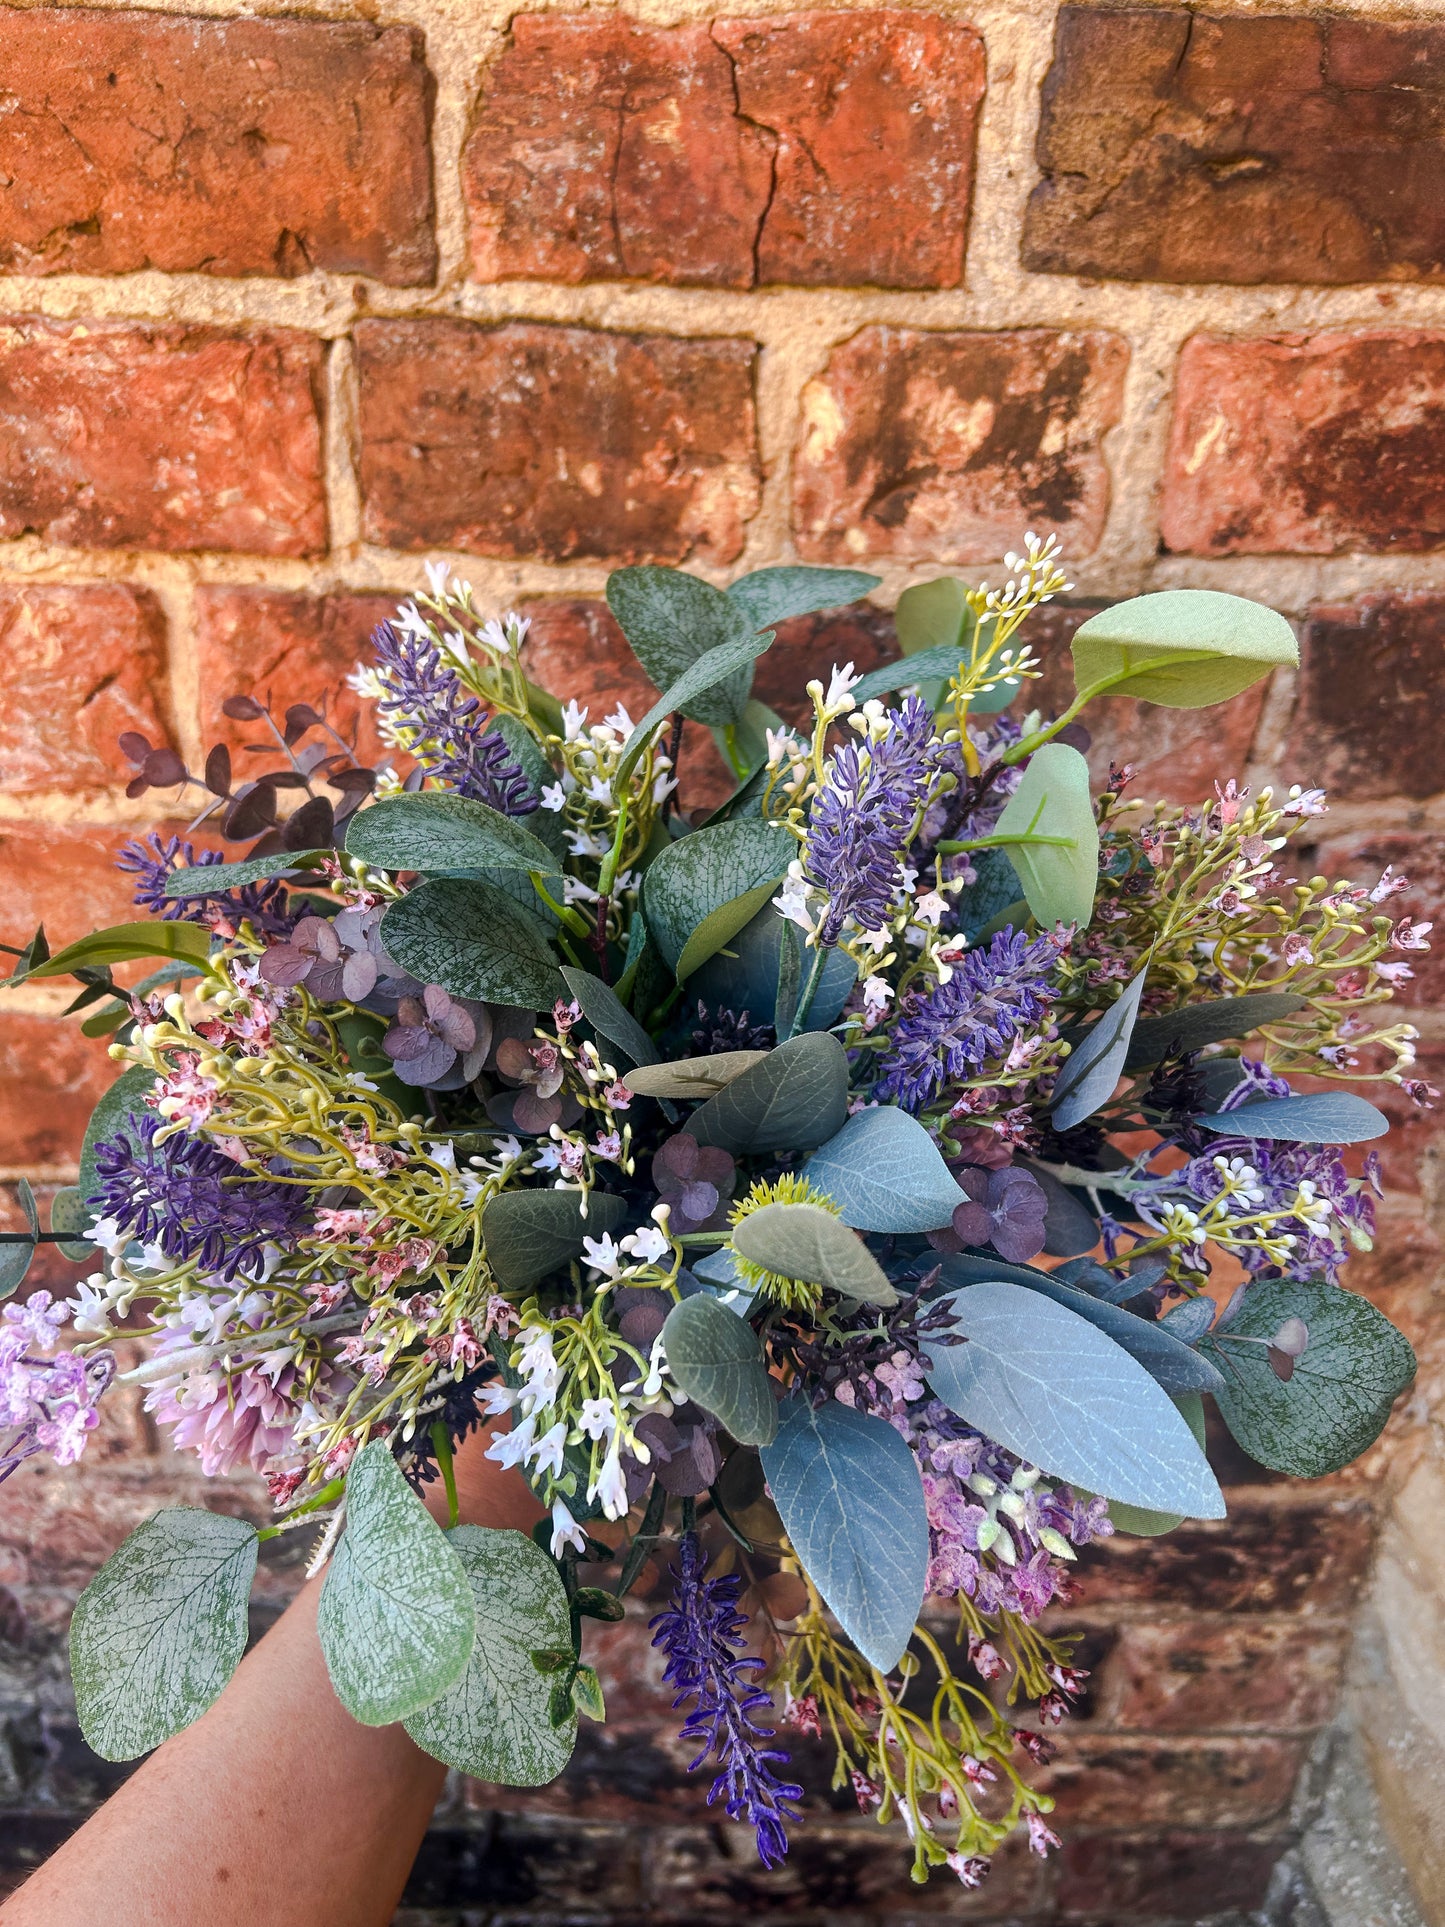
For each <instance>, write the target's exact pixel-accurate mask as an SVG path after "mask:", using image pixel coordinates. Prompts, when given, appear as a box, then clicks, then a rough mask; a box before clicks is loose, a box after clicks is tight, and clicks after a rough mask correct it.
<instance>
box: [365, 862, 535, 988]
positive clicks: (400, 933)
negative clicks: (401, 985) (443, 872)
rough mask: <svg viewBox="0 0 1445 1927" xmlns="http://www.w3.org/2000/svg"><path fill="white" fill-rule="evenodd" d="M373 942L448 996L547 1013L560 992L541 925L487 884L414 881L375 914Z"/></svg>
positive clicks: (457, 879)
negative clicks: (377, 931) (377, 925)
mask: <svg viewBox="0 0 1445 1927" xmlns="http://www.w3.org/2000/svg"><path fill="white" fill-rule="evenodd" d="M381 939H382V942H383V943H384V944H385V945H386V948H387V950H388V951H389V952H390V953H391V955H392V956H393V957H394V958H395V959H396V961H397V962H398V963H399V964H400V965H401V966H402V968H403V969H405V970H409V971H410V972H411V973H412V975H413V976H414V977H420V978H421V980H422V982H423V983H431V984H440V985H441V987H442V989H443V990H449V991H450V992H451V994H452V996H453V997H478V998H482V999H484V1000H485V1001H486V1002H487V1003H490V1004H511V1005H514V1006H516V1007H517V1008H518V1009H521V1010H547V1009H549V1008H550V1007H551V1005H552V1004H553V1003H554V1002H555V1001H556V999H557V998H558V996H560V994H561V991H562V976H561V973H560V971H559V970H558V968H557V961H556V958H555V957H554V955H553V953H552V946H551V943H550V942H549V941H548V937H547V930H546V926H545V924H543V923H542V922H541V921H540V920H539V919H538V918H537V917H534V916H532V915H530V914H529V913H528V912H527V911H525V910H524V909H522V907H521V905H520V904H518V903H516V902H515V901H514V900H513V899H512V898H511V897H510V896H508V895H507V893H506V891H505V890H503V889H500V888H499V887H498V885H496V884H495V883H482V882H480V881H471V880H467V879H463V878H460V877H438V878H434V879H433V880H432V881H431V882H429V883H420V884H418V885H417V887H416V888H415V889H414V890H411V891H409V892H408V893H407V895H406V896H404V897H402V898H401V899H400V900H399V901H398V902H396V903H394V904H392V906H391V908H390V909H389V910H388V911H387V913H386V915H385V916H384V917H383V918H382V920H381Z"/></svg>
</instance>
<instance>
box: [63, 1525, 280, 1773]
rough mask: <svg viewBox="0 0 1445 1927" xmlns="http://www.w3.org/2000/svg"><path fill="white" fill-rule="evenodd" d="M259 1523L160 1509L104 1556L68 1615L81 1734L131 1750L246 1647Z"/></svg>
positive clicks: (107, 1756)
mask: <svg viewBox="0 0 1445 1927" xmlns="http://www.w3.org/2000/svg"><path fill="white" fill-rule="evenodd" d="M255 1571H256V1529H255V1527H254V1526H251V1525H248V1524H247V1523H246V1521H245V1520H244V1519H231V1518H228V1517H227V1516H226V1515H225V1514H224V1513H220V1512H198V1511H193V1510H191V1509H190V1508H189V1507H186V1508H179V1509H176V1510H174V1511H166V1512H157V1513H156V1514H155V1515H154V1517H153V1518H150V1519H147V1520H146V1522H145V1524H144V1525H142V1526H137V1527H136V1529H135V1531H134V1532H133V1533H132V1534H131V1535H130V1537H129V1538H128V1539H127V1540H126V1541H125V1543H124V1545H122V1546H121V1548H120V1550H119V1551H118V1552H116V1553H114V1554H112V1556H111V1557H110V1558H109V1559H108V1560H107V1561H106V1562H105V1564H104V1565H103V1566H102V1567H101V1569H100V1571H99V1572H98V1573H97V1574H96V1575H95V1577H94V1579H92V1580H91V1582H90V1584H89V1585H88V1586H87V1587H86V1589H85V1591H84V1592H83V1593H82V1594H81V1595H80V1598H79V1600H78V1601H77V1602H76V1607H75V1612H74V1614H73V1616H72V1618H71V1621H70V1673H71V1678H72V1679H73V1680H74V1682H75V1710H76V1713H77V1714H78V1715H79V1719H80V1730H81V1732H82V1733H83V1734H84V1736H85V1742H86V1745H87V1746H89V1747H90V1748H91V1750H92V1751H93V1752H95V1753H98V1754H99V1755H100V1757H101V1758H102V1759H103V1760H134V1759H136V1758H137V1757H138V1756H139V1755H140V1754H142V1753H148V1752H149V1751H150V1749H151V1748H152V1747H153V1746H159V1745H160V1743H161V1741H162V1740H167V1739H169V1738H170V1736H171V1734H172V1733H178V1732H179V1731H180V1730H181V1728H182V1727H183V1726H189V1725H190V1724H191V1722H192V1720H195V1719H199V1718H200V1716H201V1714H202V1713H204V1712H205V1710H206V1708H207V1707H208V1706H209V1705H210V1704H211V1702H212V1701H213V1700H214V1699H215V1698H216V1697H217V1695H218V1694H219V1693H220V1691H221V1688H222V1687H223V1686H224V1685H225V1684H226V1681H227V1680H228V1679H229V1678H230V1677H231V1675H232V1673H234V1672H235V1670H236V1668H237V1666H239V1665H240V1663H241V1655H242V1653H244V1652H245V1650H246V1600H247V1597H248V1596H249V1594H250V1591H251V1579H252V1576H253V1575H254V1573H255Z"/></svg>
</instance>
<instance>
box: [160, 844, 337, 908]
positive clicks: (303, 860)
mask: <svg viewBox="0 0 1445 1927" xmlns="http://www.w3.org/2000/svg"><path fill="white" fill-rule="evenodd" d="M333 854H334V852H333V851H331V850H329V849H326V850H275V851H273V852H272V854H271V855H270V856H246V857H242V858H241V859H240V861H239V862H237V863H192V864H189V865H187V866H186V867H185V868H184V869H180V870H172V871H171V873H170V875H169V876H168V877H167V878H166V887H165V894H166V895H167V896H168V897H215V896H224V895H225V893H226V892H227V891H228V890H236V889H239V888H240V887H241V886H242V885H243V884H247V883H265V882H267V881H268V880H269V879H270V878H271V877H284V876H290V874H291V873H292V871H293V870H300V871H305V870H307V869H309V868H310V866H311V864H312V863H314V862H315V860H316V858H317V857H319V856H331V855H333Z"/></svg>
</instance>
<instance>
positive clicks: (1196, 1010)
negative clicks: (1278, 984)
mask: <svg viewBox="0 0 1445 1927" xmlns="http://www.w3.org/2000/svg"><path fill="white" fill-rule="evenodd" d="M1305 1003H1306V999H1305V998H1303V997H1301V996H1299V995H1298V994H1297V993H1296V992H1295V991H1292V990H1249V991H1245V992H1244V993H1243V995H1241V996H1239V997H1211V998H1209V999H1207V1000H1206V1001H1205V1002H1203V1003H1199V1004H1182V1005H1181V1006H1180V1007H1179V1009H1178V1010H1170V1011H1165V1012H1164V1013H1163V1014H1162V1015H1161V1016H1155V1017H1141V1018H1140V1019H1139V1021H1138V1022H1137V1023H1136V1024H1135V1026H1134V1031H1133V1035H1132V1036H1131V1037H1130V1039H1129V1054H1128V1056H1127V1057H1126V1058H1125V1059H1124V1069H1125V1070H1126V1071H1141V1070H1144V1069H1145V1068H1146V1067H1147V1066H1148V1065H1150V1064H1157V1063H1158V1062H1159V1061H1160V1059H1161V1058H1163V1057H1165V1056H1167V1055H1169V1054H1170V1053H1173V1054H1175V1055H1178V1054H1180V1053H1182V1052H1184V1051H1193V1050H1203V1048H1204V1046H1205V1045H1206V1044H1222V1043H1224V1042H1225V1040H1226V1039H1227V1038H1231V1037H1247V1036H1248V1035H1249V1033H1250V1032H1251V1031H1252V1030H1258V1028H1259V1027H1260V1025H1261V1024H1277V1023H1279V1022H1280V1021H1281V1020H1282V1019H1283V1018H1285V1017H1291V1016H1293V1015H1294V1013H1295V1011H1297V1010H1303V1009H1304V1007H1305Z"/></svg>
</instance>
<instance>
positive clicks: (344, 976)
mask: <svg viewBox="0 0 1445 1927" xmlns="http://www.w3.org/2000/svg"><path fill="white" fill-rule="evenodd" d="M376 978H377V965H376V959H375V957H373V956H372V955H371V953H370V951H368V950H353V951H352V952H351V954H350V956H348V958H347V959H346V962H345V964H344V966H343V967H342V972H341V994H342V996H343V997H344V998H345V999H346V1001H347V1002H348V1003H349V1004H359V1003H360V1002H361V1000H362V998H363V997H365V996H367V995H368V994H369V992H370V991H371V990H372V989H373V988H374V986H375V984H376Z"/></svg>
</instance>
